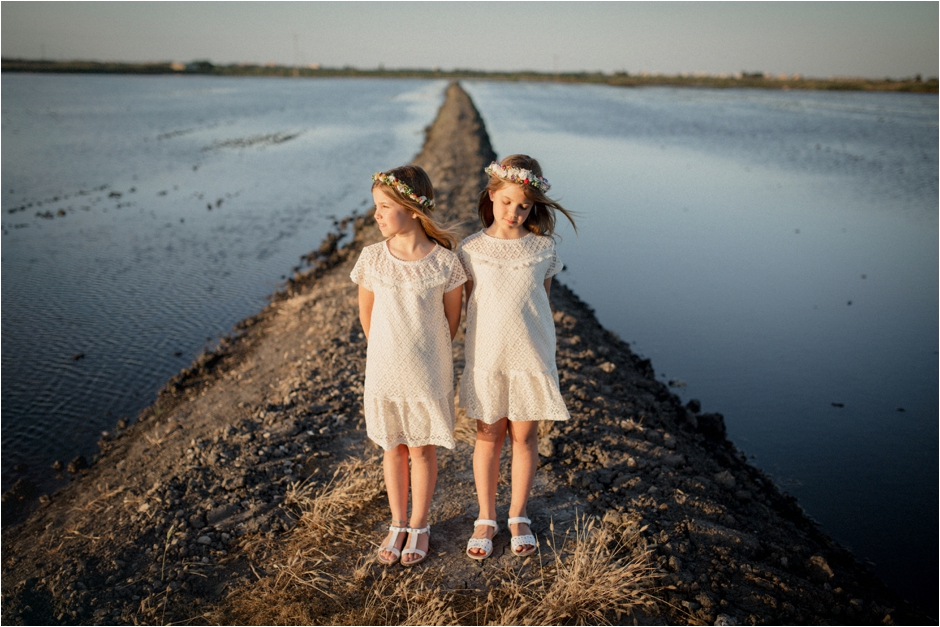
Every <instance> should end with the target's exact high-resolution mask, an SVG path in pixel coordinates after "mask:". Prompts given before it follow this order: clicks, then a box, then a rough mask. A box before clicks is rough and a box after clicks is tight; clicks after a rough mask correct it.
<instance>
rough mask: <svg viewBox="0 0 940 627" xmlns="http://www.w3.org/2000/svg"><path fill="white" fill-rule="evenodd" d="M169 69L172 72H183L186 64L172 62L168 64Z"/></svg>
mask: <svg viewBox="0 0 940 627" xmlns="http://www.w3.org/2000/svg"><path fill="white" fill-rule="evenodd" d="M170 69H171V70H173V71H174V72H185V71H186V64H185V63H180V62H179V61H174V62H173V63H171V64H170Z"/></svg>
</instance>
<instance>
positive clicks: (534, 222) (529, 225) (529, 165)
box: [479, 155, 578, 236]
mask: <svg viewBox="0 0 940 627" xmlns="http://www.w3.org/2000/svg"><path fill="white" fill-rule="evenodd" d="M499 163H500V165H502V166H503V167H509V168H522V169H523V170H529V171H531V172H532V173H533V174H535V175H536V176H542V166H540V165H539V162H538V161H536V160H535V159H533V158H532V157H530V156H529V155H509V156H508V157H505V158H503V160H502V161H500V162H499ZM507 185H519V186H520V187H522V190H523V193H524V194H525V197H526V198H528V199H529V200H531V201H532V202H533V203H535V205H534V206H533V207H532V211H531V212H530V213H529V217H527V218H526V220H525V222H524V223H523V226H524V227H525V228H526V229H528V230H529V231H531V232H532V233H535V234H536V235H547V236H553V235H554V234H555V212H556V211H559V212H561V214H562V215H564V216H565V217H566V218H568V221H569V222H571V226H572V227H574V231H575V233H577V232H578V227H577V225H576V224H575V223H574V216H575V215H577V214H575V213H574V212H573V211H568V210H567V209H565V208H564V207H562V206H561V204H559V203H558V201H556V200H552V199H551V198H549V197H548V196H546V195H545V192H543V191H542V190H540V189H537V188H535V187H533V186H531V185H526V184H523V183H513V182H511V181H507V180H505V179H501V178H499V177H498V176H490V180H489V182H488V183H487V184H486V188H485V189H484V190H483V191H482V192H481V193H480V202H479V214H480V221H481V222H482V223H483V226H484V227H489V226H490V225H491V224H493V201H492V200H490V192H495V191H497V190H499V189H502V188H503V187H506V186H507Z"/></svg>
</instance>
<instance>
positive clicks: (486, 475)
mask: <svg viewBox="0 0 940 627" xmlns="http://www.w3.org/2000/svg"><path fill="white" fill-rule="evenodd" d="M486 172H487V174H489V175H490V179H489V183H488V184H487V186H486V189H485V190H483V193H482V194H480V201H479V214H480V220H481V221H482V222H483V226H484V229H483V230H482V231H480V232H479V233H476V234H474V235H471V236H470V237H468V238H466V239H465V240H464V241H463V243H462V244H461V248H460V261H461V263H462V264H463V266H464V270H465V271H466V273H467V282H466V284H465V285H464V291H465V292H466V296H467V339H466V368H465V370H464V374H463V378H462V379H461V381H460V405H461V406H462V407H464V408H466V411H467V416H469V417H471V418H475V419H476V421H477V423H476V424H477V434H476V444H475V446H474V450H473V475H474V480H475V482H476V489H477V500H478V501H479V506H480V513H479V517H478V518H477V520H476V522H474V533H473V537H472V538H471V539H470V541H469V543H468V544H467V555H469V556H470V557H471V558H473V559H477V560H480V559H485V558H487V557H489V556H490V554H491V553H492V551H493V536H494V535H496V533H497V531H498V530H499V526H498V524H497V522H496V483H497V479H498V478H499V455H500V451H501V450H502V446H503V441H504V440H505V438H506V432H507V430H508V432H509V436H510V439H511V442H512V470H511V476H512V486H511V491H512V492H511V501H510V505H509V519H508V521H507V524H508V526H509V529H510V533H511V534H512V541H511V547H512V552H513V554H514V555H518V556H526V555H530V554H532V553H533V552H535V536H534V535H533V534H532V531H531V529H530V528H529V525H530V524H531V522H532V521H531V520H529V518H528V517H527V515H526V508H527V505H528V500H529V492H530V491H531V489H532V482H533V480H534V478H535V469H536V466H537V464H538V425H539V423H538V421H540V420H567V419H568V418H569V415H568V410H567V408H566V407H565V402H564V400H563V399H562V397H561V392H560V390H559V386H558V370H557V368H556V366H555V323H554V320H553V319H552V311H551V307H550V306H549V300H548V297H549V291H550V288H551V283H552V277H553V276H554V275H555V274H557V273H558V272H559V271H560V270H561V268H562V264H561V262H560V261H559V260H558V255H557V254H556V253H555V240H554V238H553V237H552V236H553V234H554V232H555V213H556V212H560V213H562V214H563V215H564V216H565V217H566V218H568V220H569V221H571V224H572V226H574V219H573V216H572V214H571V212H569V211H567V210H566V209H565V208H564V207H562V206H561V205H560V204H558V202H556V201H554V200H552V199H551V198H549V197H548V196H546V194H545V193H546V192H547V191H548V190H549V187H550V186H549V184H548V180H546V179H545V178H544V177H543V176H542V169H541V167H540V166H539V163H538V161H536V160H535V159H533V158H531V157H529V156H526V155H511V156H509V157H506V158H505V159H503V160H502V162H500V163H495V162H494V163H491V164H490V165H489V166H488V167H487V168H486Z"/></svg>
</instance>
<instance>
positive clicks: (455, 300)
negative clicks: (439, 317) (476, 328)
mask: <svg viewBox="0 0 940 627" xmlns="http://www.w3.org/2000/svg"><path fill="white" fill-rule="evenodd" d="M462 296H463V290H462V289H461V288H460V287H455V288H454V289H452V290H451V291H449V292H446V293H445V294H444V316H445V317H446V318H447V324H448V326H450V339H451V340H453V339H454V336H455V335H457V327H458V326H460V300H461V297H462Z"/></svg>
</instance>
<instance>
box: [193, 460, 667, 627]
mask: <svg viewBox="0 0 940 627" xmlns="http://www.w3.org/2000/svg"><path fill="white" fill-rule="evenodd" d="M382 489H383V482H382V480H381V464H380V463H378V460H351V461H348V462H345V463H343V464H341V465H340V466H339V468H338V469H337V471H336V473H335V474H334V476H333V478H332V479H331V480H330V482H329V483H328V484H327V485H325V486H322V487H319V488H318V487H317V486H315V485H313V484H309V483H300V484H296V485H294V486H291V488H290V490H289V491H288V495H287V499H286V504H287V505H288V506H289V507H291V508H292V509H293V510H294V512H295V514H296V515H297V517H298V518H297V524H296V526H295V528H294V530H293V531H292V532H291V534H290V536H289V537H288V538H287V540H286V542H280V541H279V542H278V544H277V545H272V546H269V547H268V549H270V553H269V555H270V557H265V558H262V559H261V560H260V562H259V564H264V565H266V566H267V572H268V573H270V574H269V575H264V574H263V573H262V575H259V577H258V581H256V582H255V583H254V584H251V585H249V586H246V587H239V588H238V589H237V590H236V591H235V593H234V594H233V595H232V596H231V597H230V598H229V599H227V601H226V603H225V604H223V605H224V606H225V607H224V608H223V607H220V608H218V609H217V610H215V612H213V613H212V615H211V616H209V617H207V618H208V619H209V622H211V623H232V624H234V623H238V624H262V623H263V624H308V625H309V624H349V625H457V624H478V625H555V624H579V625H582V624H609V623H611V622H614V621H617V622H619V621H620V620H621V619H627V618H629V617H630V615H631V614H633V613H634V612H637V613H639V614H641V615H643V614H645V615H655V614H658V613H659V612H658V608H657V603H658V601H657V599H656V598H655V596H654V595H655V593H656V592H657V587H656V582H657V578H658V577H659V576H660V575H659V574H658V572H657V571H656V570H655V569H654V567H653V562H652V560H651V558H650V554H651V550H650V549H649V548H648V547H647V546H646V544H645V541H644V540H643V538H642V536H641V532H642V530H638V529H636V528H635V527H633V526H629V525H628V524H627V523H624V522H620V523H601V522H599V521H598V520H597V519H594V518H589V517H581V518H578V519H576V521H575V524H574V527H573V528H572V529H571V530H570V531H568V532H566V533H565V534H564V535H563V536H562V537H561V538H559V539H556V538H555V537H554V533H555V530H554V525H552V526H551V527H550V529H551V537H549V538H543V539H542V541H541V546H540V551H541V552H540V554H539V555H536V556H534V557H533V558H529V559H528V560H524V561H522V560H512V562H513V565H512V566H511V567H510V568H507V569H505V570H503V571H499V572H498V573H497V574H496V575H495V576H494V577H493V578H492V579H491V580H490V581H489V582H488V587H487V589H484V590H482V591H481V590H468V589H457V588H456V587H455V586H456V585H457V584H455V582H454V581H451V580H450V579H449V577H448V573H449V571H448V560H450V559H461V558H462V556H456V557H454V556H451V557H450V558H448V560H443V561H442V562H441V564H440V565H439V567H432V568H416V569H400V568H398V569H385V568H381V569H376V568H375V565H374V551H373V550H372V546H373V544H374V541H373V539H372V538H370V537H369V535H368V533H367V532H363V531H362V529H363V527H364V526H363V525H351V524H350V519H351V518H352V517H353V516H356V515H360V516H363V517H366V518H371V517H372V515H374V514H375V512H372V509H375V508H377V507H378V506H377V504H376V501H377V497H378V496H380V494H381V493H382Z"/></svg>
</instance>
